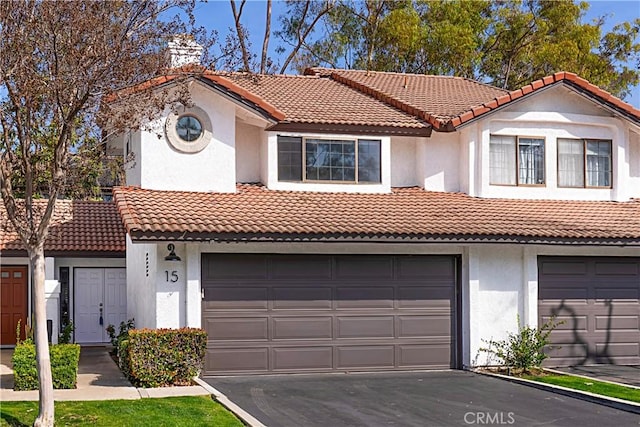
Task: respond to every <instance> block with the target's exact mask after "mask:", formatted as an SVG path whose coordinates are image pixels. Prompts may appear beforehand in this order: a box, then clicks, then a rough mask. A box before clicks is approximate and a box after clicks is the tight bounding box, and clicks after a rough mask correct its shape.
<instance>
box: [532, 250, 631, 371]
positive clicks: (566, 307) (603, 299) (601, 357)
mask: <svg viewBox="0 0 640 427" xmlns="http://www.w3.org/2000/svg"><path fill="white" fill-rule="evenodd" d="M577 261H579V262H580V263H582V264H584V265H585V266H586V268H585V269H584V272H582V273H580V274H577V273H576V271H577V270H576V269H574V270H573V272H572V271H571V269H569V270H568V271H567V272H565V275H564V276H563V279H562V280H559V279H558V278H559V277H560V273H559V271H558V270H557V269H559V268H561V267H563V266H564V265H574V264H576V263H577ZM550 264H553V265H554V266H555V267H556V268H557V269H556V270H554V272H553V274H552V275H549V274H545V272H547V271H549V269H548V268H547V266H548V265H550ZM569 282H571V283H572V285H571V286H567V283H569ZM576 284H581V286H582V288H583V289H584V292H585V293H586V294H587V298H586V300H585V299H584V298H582V297H576V293H575V290H576V289H577V286H576ZM639 296H640V259H639V258H605V257H583V258H580V259H579V260H577V259H575V258H562V257H556V258H550V257H541V258H540V259H539V303H538V312H539V319H540V323H541V324H542V323H545V322H547V321H548V320H549V318H550V315H551V314H555V313H557V314H561V315H560V316H558V317H557V318H556V320H565V324H564V325H560V326H558V328H557V329H556V330H555V331H554V332H553V333H552V334H551V337H550V338H551V342H552V344H557V345H559V346H561V348H560V349H556V350H553V351H550V352H549V356H550V357H549V359H548V360H547V362H546V364H547V365H548V366H562V365H568V364H590V363H625V364H640V348H639V347H640V346H639V344H638V341H639V338H640V305H639Z"/></svg>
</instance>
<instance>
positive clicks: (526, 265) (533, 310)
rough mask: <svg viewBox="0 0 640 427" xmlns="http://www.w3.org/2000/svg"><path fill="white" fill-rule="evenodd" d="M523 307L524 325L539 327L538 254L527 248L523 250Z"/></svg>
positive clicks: (533, 249) (534, 250) (531, 248)
mask: <svg viewBox="0 0 640 427" xmlns="http://www.w3.org/2000/svg"><path fill="white" fill-rule="evenodd" d="M522 267H523V274H522V277H523V279H524V283H523V292H522V294H523V296H524V301H523V307H524V313H523V317H522V323H523V324H524V325H528V326H530V327H532V328H535V327H537V326H538V253H537V251H536V249H535V248H533V247H530V246H525V247H524V248H523V250H522Z"/></svg>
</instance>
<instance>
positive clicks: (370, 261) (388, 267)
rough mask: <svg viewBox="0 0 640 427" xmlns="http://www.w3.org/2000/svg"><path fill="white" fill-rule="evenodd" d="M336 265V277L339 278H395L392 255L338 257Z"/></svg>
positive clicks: (379, 279) (378, 279) (377, 279)
mask: <svg viewBox="0 0 640 427" xmlns="http://www.w3.org/2000/svg"><path fill="white" fill-rule="evenodd" d="M335 265H336V269H335V272H336V276H335V278H336V279H338V280H340V279H351V280H367V279H376V281H381V280H382V279H392V278H393V259H392V258H391V257H371V256H345V257H336V258H335Z"/></svg>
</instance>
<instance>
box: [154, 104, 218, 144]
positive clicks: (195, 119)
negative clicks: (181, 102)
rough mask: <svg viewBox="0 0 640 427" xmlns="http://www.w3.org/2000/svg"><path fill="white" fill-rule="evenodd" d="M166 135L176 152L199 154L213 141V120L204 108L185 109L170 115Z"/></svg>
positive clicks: (166, 125) (166, 124)
mask: <svg viewBox="0 0 640 427" xmlns="http://www.w3.org/2000/svg"><path fill="white" fill-rule="evenodd" d="M165 134H166V136H167V140H168V141H169V144H171V146H172V147H173V148H175V149H176V150H178V151H181V152H183V153H197V152H199V151H202V150H203V149H204V148H205V147H206V146H207V145H208V144H209V142H210V141H211V120H210V119H209V116H208V115H207V113H206V112H205V111H204V110H203V109H202V108H198V107H191V108H185V109H182V111H177V112H174V113H171V114H169V116H168V117H167V122H166V123H165Z"/></svg>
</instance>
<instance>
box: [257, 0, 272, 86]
mask: <svg viewBox="0 0 640 427" xmlns="http://www.w3.org/2000/svg"><path fill="white" fill-rule="evenodd" d="M270 34H271V0H267V19H266V23H265V30H264V40H263V42H262V56H261V57H260V74H264V73H265V71H266V69H267V50H268V48H269V35H270Z"/></svg>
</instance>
